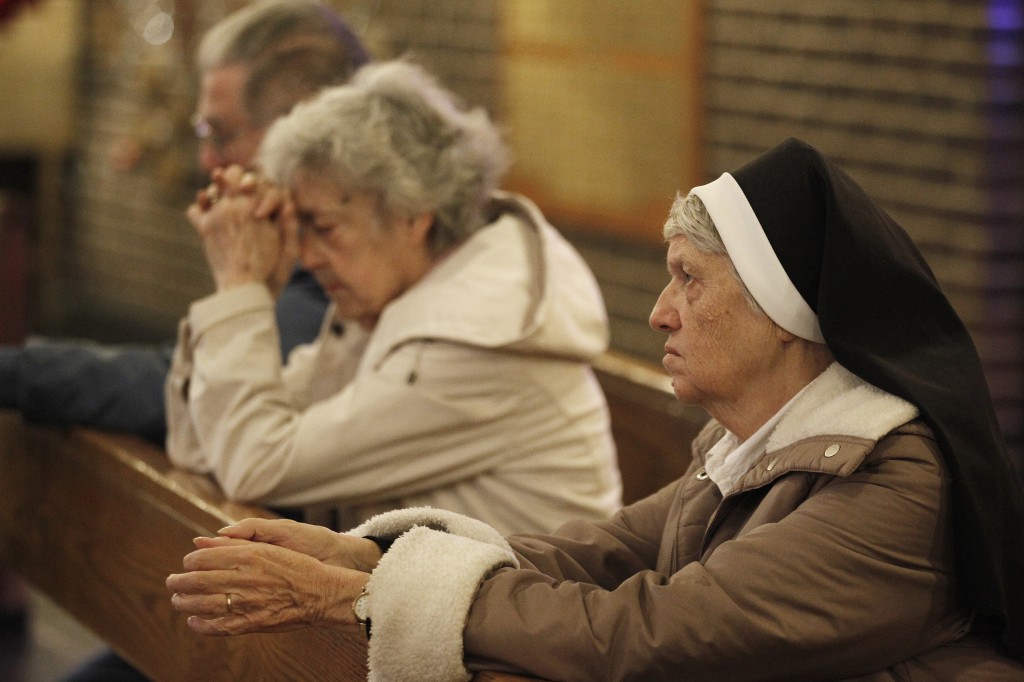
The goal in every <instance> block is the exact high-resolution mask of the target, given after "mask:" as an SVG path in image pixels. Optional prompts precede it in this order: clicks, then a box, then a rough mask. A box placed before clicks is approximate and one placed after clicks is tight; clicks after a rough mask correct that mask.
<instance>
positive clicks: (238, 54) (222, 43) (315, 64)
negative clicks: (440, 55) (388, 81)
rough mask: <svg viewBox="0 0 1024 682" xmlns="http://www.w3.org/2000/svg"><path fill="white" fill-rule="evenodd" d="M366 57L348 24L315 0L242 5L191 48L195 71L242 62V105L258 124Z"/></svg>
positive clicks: (344, 76) (343, 77) (343, 76)
mask: <svg viewBox="0 0 1024 682" xmlns="http://www.w3.org/2000/svg"><path fill="white" fill-rule="evenodd" d="M369 59H370V58H369V55H368V54H367V51H366V48H364V47H363V44H362V43H361V42H360V40H359V38H358V37H356V35H355V33H354V32H353V31H352V29H351V27H349V26H348V25H347V24H346V23H345V22H344V20H342V18H341V17H340V16H338V14H337V13H336V12H335V11H334V10H332V9H331V8H330V7H327V6H326V5H323V4H321V3H320V2H316V1H315V0H263V1H261V2H255V3H253V4H251V5H248V6H247V7H244V8H242V9H240V10H238V11H237V12H233V13H231V14H229V15H228V16H227V17H225V18H224V19H222V20H221V21H219V22H218V23H217V24H215V25H214V26H213V28H211V29H210V30H209V31H208V32H207V33H206V34H205V35H204V36H203V39H202V41H201V42H200V44H199V48H198V50H197V52H196V65H197V67H198V68H199V70H200V72H204V73H205V72H207V71H210V70H211V69H216V68H220V67H224V66H230V65H235V64H242V65H244V66H246V67H247V68H248V70H249V73H248V78H247V80H246V84H245V106H246V109H247V110H248V113H249V116H250V117H251V118H252V120H253V121H254V122H255V123H256V124H258V125H265V124H267V123H270V122H271V121H273V120H274V119H276V118H278V117H279V116H282V115H284V114H286V113H288V111H289V110H290V109H291V108H292V106H293V105H294V104H295V103H296V102H298V101H299V100H301V99H304V98H306V97H309V96H310V95H313V94H314V93H316V92H317V91H319V90H320V89H321V88H323V87H325V86H328V85H336V84H338V83H344V82H345V81H347V80H348V79H349V78H350V77H351V75H352V74H353V73H354V72H355V71H356V69H358V68H359V67H360V66H362V65H364V64H366V63H367V62H368V61H369Z"/></svg>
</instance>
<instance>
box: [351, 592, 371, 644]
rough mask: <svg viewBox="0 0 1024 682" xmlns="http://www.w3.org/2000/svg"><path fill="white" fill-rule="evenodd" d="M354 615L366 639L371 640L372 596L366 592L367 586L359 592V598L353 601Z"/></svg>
mask: <svg viewBox="0 0 1024 682" xmlns="http://www.w3.org/2000/svg"><path fill="white" fill-rule="evenodd" d="M352 614H353V615H354V616H355V617H356V622H357V623H359V629H360V630H361V631H362V633H363V634H364V635H366V638H367V639H369V638H370V595H369V594H367V592H366V585H363V589H362V590H361V591H360V592H359V596H357V597H356V598H355V599H353V600H352Z"/></svg>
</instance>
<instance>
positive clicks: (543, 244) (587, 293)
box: [364, 192, 608, 365]
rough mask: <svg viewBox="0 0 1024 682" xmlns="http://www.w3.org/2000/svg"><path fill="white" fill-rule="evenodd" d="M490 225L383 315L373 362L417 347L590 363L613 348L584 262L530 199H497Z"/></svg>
mask: <svg viewBox="0 0 1024 682" xmlns="http://www.w3.org/2000/svg"><path fill="white" fill-rule="evenodd" d="M488 215H490V216H491V221H490V223H489V224H488V225H486V226H485V227H483V228H481V229H480V230H479V231H477V232H476V233H474V234H473V235H472V236H471V237H470V238H469V239H468V240H466V241H465V242H464V243H462V244H461V245H460V246H458V247H457V248H456V249H455V250H454V251H453V252H451V253H450V254H448V255H447V256H445V257H443V258H442V260H441V261H439V262H438V263H437V265H436V266H435V267H434V268H433V269H432V270H431V271H430V272H429V273H428V274H427V276H426V277H424V278H423V279H422V280H420V281H419V282H418V283H417V284H416V285H415V286H413V287H412V288H411V289H409V290H408V291H406V292H405V293H404V294H402V295H401V296H400V297H398V298H397V299H395V300H394V301H392V302H391V303H390V304H389V305H388V306H387V307H386V308H385V309H384V312H383V314H382V315H381V318H380V322H379V323H378V327H377V330H376V331H375V332H374V334H373V337H374V339H375V340H376V339H386V341H385V342H383V343H385V344H386V345H383V344H382V345H377V344H375V343H374V341H371V343H370V347H369V348H368V349H367V355H366V358H365V360H364V362H369V363H372V364H373V365H378V364H379V363H380V362H382V361H383V360H384V359H385V358H386V357H387V356H388V355H389V354H390V353H391V352H392V351H393V350H394V349H396V348H398V347H399V346H401V345H403V344H405V343H409V342H412V341H420V340H427V339H431V340H444V341H449V342H453V343H463V344H468V345H471V346H477V347H481V348H503V349H507V350H508V351H510V352H515V353H526V354H536V355H549V356H552V357H560V358H569V359H574V360H580V361H587V362H589V361H591V360H593V359H594V358H595V357H596V356H597V355H599V354H600V353H602V352H604V350H605V349H606V348H607V346H608V318H607V314H606V313H605V308H604V301H603V299H602V298H601V292H600V289H599V288H598V285H597V281H596V280H595V279H594V275H593V273H591V271H590V269H589V268H588V267H587V265H586V263H585V262H584V261H583V258H582V257H581V256H580V255H579V253H577V252H576V250H575V249H574V248H573V247H572V246H571V245H570V244H569V243H568V242H567V241H566V240H565V238H564V237H562V236H561V235H560V234H559V233H558V231H557V230H555V229H554V228H553V227H552V226H551V225H549V224H548V223H547V221H546V220H545V219H544V216H543V215H542V214H541V212H540V210H539V209H538V208H537V207H536V205H534V204H533V203H532V202H530V201H529V200H528V199H526V198H525V197H522V196H520V195H517V194H512V193H507V192H497V193H495V194H494V195H493V197H492V200H491V204H490V206H489V207H488Z"/></svg>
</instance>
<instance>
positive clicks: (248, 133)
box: [0, 0, 369, 445]
mask: <svg viewBox="0 0 1024 682" xmlns="http://www.w3.org/2000/svg"><path fill="white" fill-rule="evenodd" d="M367 61H369V57H368V55H367V52H366V50H365V48H364V47H363V45H362V44H361V43H360V41H359V39H358V38H357V37H356V36H355V34H354V33H353V31H352V30H351V29H350V28H349V27H348V26H347V25H346V24H345V23H344V21H343V20H342V19H341V18H340V17H339V16H338V15H337V14H336V13H335V12H333V11H332V10H331V9H330V8H328V7H326V6H325V5H322V4H320V3H317V2H314V1H313V0H267V1H264V2H258V3H254V4H253V5H250V6H247V7H246V8H244V9H242V10H239V11H237V12H235V13H233V14H231V15H229V16H228V17H226V18H225V19H223V20H222V21H220V22H219V23H218V24H216V25H215V26H213V28H211V29H210V31H209V32H208V33H207V34H206V35H205V36H204V37H203V40H202V42H201V44H200V46H199V50H198V54H197V60H196V66H197V69H198V72H199V75H200V84H199V101H198V107H197V111H196V114H195V116H194V118H193V123H194V124H195V129H196V134H197V135H198V137H199V140H200V150H199V163H200V165H201V166H202V167H203V169H204V170H205V171H206V172H207V173H210V172H212V171H213V170H214V169H215V168H218V167H221V166H228V165H231V164H238V165H242V166H247V165H248V164H249V163H250V161H251V160H252V158H253V156H254V155H255V153H256V150H257V149H258V148H259V145H260V141H261V140H262V138H263V134H264V132H265V131H266V129H267V127H268V126H269V125H270V124H271V123H272V122H273V121H274V120H275V119H277V118H278V117H280V116H282V115H284V114H286V113H288V111H289V110H290V109H291V107H292V105H294V104H295V103H296V102H298V101H300V100H302V99H305V98H306V97H308V96H310V95H312V94H314V93H315V92H317V91H318V90H319V89H320V88H322V87H324V86H327V85H333V84H338V83H341V82H344V81H346V80H347V79H348V77H349V76H350V75H351V74H352V73H353V72H354V71H355V70H356V69H357V68H358V67H360V66H362V65H363V64H365V63H366V62H367ZM326 305H327V302H326V298H325V296H324V294H323V292H322V291H321V289H320V287H319V285H317V284H316V282H315V280H313V278H312V277H311V276H310V275H309V274H308V273H307V272H305V271H304V270H301V269H296V271H295V273H294V274H293V276H292V278H291V280H290V281H289V282H288V285H287V287H286V288H285V290H284V292H283V293H282V295H281V297H280V298H279V300H278V302H277V308H276V311H277V318H278V328H279V329H280V335H281V339H280V341H281V350H282V353H283V354H284V355H285V356H287V354H288V352H289V351H291V349H292V348H294V347H295V346H297V345H299V344H301V343H305V342H307V341H310V340H312V339H313V338H315V336H316V334H317V332H318V331H319V328H320V323H321V322H322V320H323V315H324V310H325V308H326ZM172 345H173V344H170V343H169V344H167V345H165V346H153V347H139V346H131V347H128V346H116V347H103V346H99V345H97V344H93V343H86V342H72V341H52V340H33V341H31V342H30V343H29V344H28V345H26V346H24V347H7V348H0V408H13V409H18V410H20V411H21V412H22V414H23V415H24V416H25V418H26V419H28V420H30V421H37V422H44V423H52V424H59V425H84V426H92V427H97V428H103V429H110V430H116V431H126V432H130V433H135V434H138V435H140V436H143V437H145V438H147V439H149V440H151V441H153V442H155V443H158V444H160V445H163V442H164V438H165V434H166V423H165V422H166V418H165V414H164V397H163V386H164V379H165V377H166V375H167V371H168V369H169V368H170V358H171V350H172Z"/></svg>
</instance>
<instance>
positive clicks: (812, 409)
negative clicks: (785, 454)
mask: <svg viewBox="0 0 1024 682" xmlns="http://www.w3.org/2000/svg"><path fill="white" fill-rule="evenodd" d="M918 414H919V412H918V409H917V407H915V406H914V405H912V404H910V403H908V402H907V401H906V400H903V399H902V398H898V397H896V396H894V395H892V394H890V393H886V392H885V391H883V390H882V389H880V388H876V387H875V386H872V385H871V384H869V383H867V382H866V381H864V380H863V379H861V378H860V377H858V376H856V375H854V374H852V373H851V372H849V371H848V370H846V369H845V368H844V367H842V366H841V365H840V364H839V363H838V362H834V363H832V365H831V366H830V367H829V368H828V369H827V370H825V371H824V372H822V373H821V374H820V375H819V376H818V377H817V378H816V379H815V380H814V381H812V382H811V383H810V384H808V385H807V387H806V388H805V389H804V390H803V393H801V394H800V395H799V396H798V397H797V399H796V400H795V401H794V402H793V404H792V405H791V406H790V407H789V409H788V410H787V411H786V414H785V415H783V417H782V419H781V420H780V421H779V425H778V426H777V427H776V428H775V431H773V432H772V434H771V436H769V437H768V445H767V452H774V451H775V450H778V449H780V448H783V447H785V446H787V445H791V444H793V443H795V442H797V441H799V440H803V439H805V438H810V437H812V436H825V435H843V436H856V437H859V438H864V439H866V440H871V441H877V440H878V439H879V438H881V437H882V436H884V435H885V434H887V433H889V432H890V431H892V430H893V429H895V428H896V427H897V426H901V425H902V424H906V423H907V422H909V421H910V420H912V419H914V418H916V417H917V415H918Z"/></svg>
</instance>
